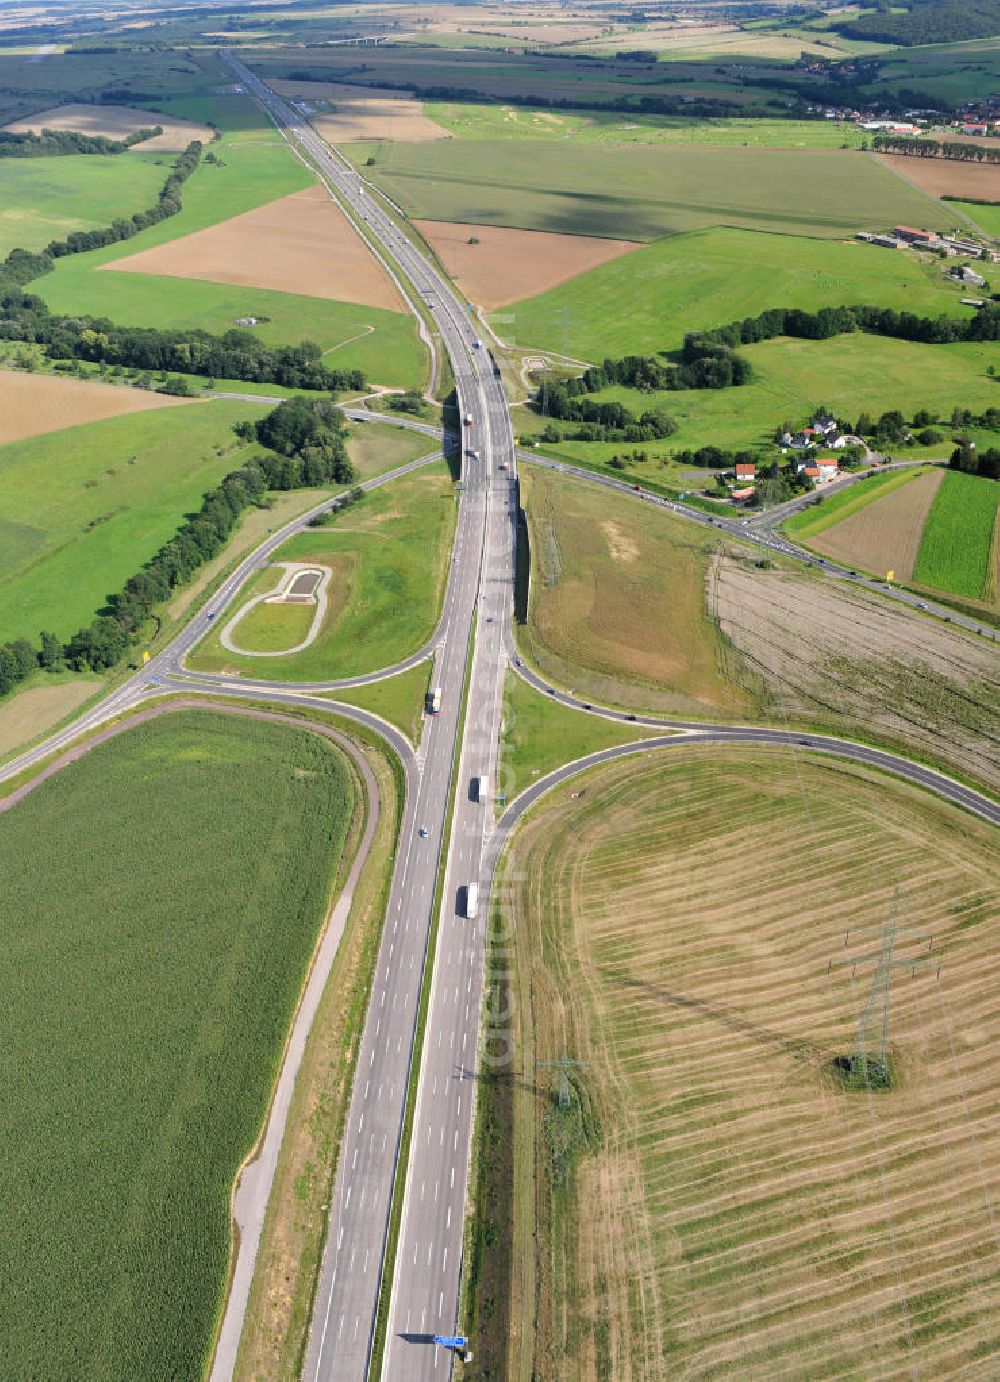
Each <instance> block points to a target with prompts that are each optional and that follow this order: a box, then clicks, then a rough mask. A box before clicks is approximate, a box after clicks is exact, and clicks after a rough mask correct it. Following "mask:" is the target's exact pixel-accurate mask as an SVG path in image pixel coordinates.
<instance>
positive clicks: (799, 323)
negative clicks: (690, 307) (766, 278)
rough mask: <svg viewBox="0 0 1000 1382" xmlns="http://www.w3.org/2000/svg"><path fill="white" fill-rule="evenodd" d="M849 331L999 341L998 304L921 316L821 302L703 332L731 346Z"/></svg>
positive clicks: (935, 340)
mask: <svg viewBox="0 0 1000 1382" xmlns="http://www.w3.org/2000/svg"><path fill="white" fill-rule="evenodd" d="M854 331H866V332H868V333H869V334H870V335H873V336H891V337H894V338H895V339H897V340H901V341H919V342H921V343H923V344H925V345H950V344H952V343H953V342H957V341H996V340H1000V303H996V302H989V303H987V304H986V306H985V307H982V308H980V309H979V311H978V312H976V314H975V315H974V316H972V317H945V316H940V317H920V316H918V315H917V314H916V313H915V312H898V311H896V309H895V308H892V307H871V306H855V307H821V308H820V309H819V311H817V312H805V311H803V310H802V309H801V308H798V307H772V308H769V309H768V310H767V311H766V312H761V313H760V314H759V316H756V317H744V318H743V320H742V321H738V322H730V323H729V324H728V325H727V326H720V327H717V328H716V329H715V330H713V331H707V332H704V333H703V336H704V338H705V339H708V340H713V341H718V342H719V343H720V344H722V345H726V346H729V347H730V348H733V347H735V346H738V345H752V344H754V343H756V342H757V341H770V340H772V339H773V338H774V337H775V336H796V337H798V338H800V339H803V340H808V341H825V340H828V339H829V338H830V337H831V336H842V335H846V334H849V333H851V332H854Z"/></svg>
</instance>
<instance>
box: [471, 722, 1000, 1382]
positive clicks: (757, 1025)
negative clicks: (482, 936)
mask: <svg viewBox="0 0 1000 1382" xmlns="http://www.w3.org/2000/svg"><path fill="white" fill-rule="evenodd" d="M581 787H584V788H585V790H583V791H582V792H581V793H580V795H579V797H578V799H576V800H574V799H572V797H571V791H572V790H573V789H574V788H576V789H577V790H579V789H580V788H581ZM804 838H808V840H809V845H808V850H807V853H803V839H804ZM509 863H510V871H511V874H512V876H513V877H514V878H516V879H521V880H522V881H521V882H520V883H519V884H518V885H517V897H516V901H515V903H514V905H513V906H512V908H511V915H512V917H513V918H514V925H515V934H514V940H513V947H511V945H510V942H509V941H508V946H507V950H506V952H505V953H506V958H507V964H506V968H507V970H508V972H509V973H510V974H511V983H512V986H513V992H512V994H511V1003H510V1011H511V1013H512V1018H511V1021H512V1024H513V1035H514V1040H515V1052H516V1056H515V1063H514V1076H513V1078H512V1080H511V1085H510V1087H509V1088H508V1091H507V1093H508V1104H509V1108H508V1109H507V1110H505V1109H504V1108H503V1107H502V1106H501V1108H500V1112H501V1114H503V1115H504V1116H506V1117H507V1118H508V1121H507V1122H506V1124H505V1125H501V1126H499V1127H494V1128H493V1129H491V1130H490V1135H491V1137H492V1138H493V1141H494V1145H495V1144H496V1142H497V1140H498V1139H499V1140H500V1141H501V1142H502V1143H503V1144H504V1146H505V1147H507V1148H512V1149H513V1156H514V1158H515V1165H514V1167H513V1168H512V1170H511V1172H510V1173H509V1174H508V1175H507V1179H506V1185H507V1187H508V1188H507V1194H508V1196H509V1195H510V1193H511V1187H512V1192H513V1207H512V1210H507V1209H506V1205H505V1204H504V1202H503V1200H502V1199H501V1200H498V1199H494V1200H493V1202H492V1210H491V1209H490V1208H489V1207H488V1209H487V1213H488V1214H489V1213H491V1212H492V1213H493V1220H492V1232H491V1234H490V1235H489V1236H488V1237H487V1238H486V1242H485V1253H486V1257H485V1260H484V1262H482V1263H481V1264H480V1269H481V1271H482V1272H483V1274H484V1280H486V1281H487V1287H486V1290H487V1291H488V1292H489V1293H490V1294H491V1295H492V1296H494V1297H501V1298H502V1297H503V1296H507V1297H509V1301H510V1318H512V1319H514V1320H516V1321H517V1328H516V1329H508V1328H507V1327H506V1325H505V1323H504V1320H505V1315H504V1313H503V1312H502V1311H500V1310H499V1309H497V1308H496V1307H497V1301H496V1300H495V1299H494V1301H493V1303H492V1305H491V1301H490V1299H489V1298H488V1297H487V1298H486V1299H484V1300H482V1301H481V1302H480V1304H481V1308H480V1310H479V1312H478V1316H477V1322H476V1327H477V1335H478V1338H477V1345H476V1348H477V1355H478V1356H480V1357H486V1356H491V1357H497V1358H499V1359H500V1360H501V1361H502V1360H506V1361H507V1362H508V1363H509V1365H510V1366H511V1367H512V1368H513V1370H515V1371H517V1372H518V1374H519V1375H527V1374H528V1373H529V1372H531V1373H535V1374H538V1375H546V1376H548V1375H550V1374H551V1375H552V1376H559V1377H574V1378H582V1379H588V1378H599V1377H614V1376H663V1375H676V1374H681V1373H684V1374H694V1373H697V1374H699V1375H704V1376H707V1375H712V1376H715V1375H719V1376H722V1375H728V1374H730V1373H731V1372H732V1370H733V1369H734V1368H736V1369H738V1370H739V1371H741V1372H742V1373H749V1374H757V1373H760V1374H761V1375H764V1374H767V1375H774V1374H775V1373H776V1372H782V1371H786V1370H791V1371H795V1372H799V1373H801V1372H802V1371H803V1369H805V1370H806V1371H809V1372H814V1373H816V1374H822V1373H826V1372H830V1371H833V1372H836V1373H838V1374H840V1375H842V1374H844V1373H845V1372H847V1373H852V1374H854V1373H857V1374H859V1375H860V1374H866V1373H868V1372H870V1371H871V1366H872V1359H873V1358H877V1359H878V1360H879V1364H878V1366H879V1369H880V1370H889V1371H892V1372H896V1371H919V1372H921V1373H924V1372H927V1373H941V1374H943V1373H954V1372H961V1371H963V1370H965V1369H968V1368H973V1369H974V1368H975V1367H976V1366H977V1360H980V1361H981V1360H982V1359H983V1358H984V1357H987V1356H990V1355H991V1352H992V1349H993V1347H994V1335H995V1328H994V1320H995V1318H996V1313H997V1310H998V1309H1000V1278H998V1276H997V1274H996V1272H995V1271H992V1270H984V1264H985V1263H986V1262H987V1261H992V1255H993V1253H994V1250H995V1244H994V1234H993V1226H992V1215H991V1210H990V1204H991V1199H992V1191H991V1190H990V1188H989V1187H990V1186H991V1185H993V1184H995V1182H996V1180H997V1176H998V1174H1000V1163H998V1157H997V1149H996V1147H995V1146H994V1144H993V1142H991V1141H990V1139H989V1138H984V1136H983V1129H984V1128H985V1127H988V1126H989V1125H990V1123H991V1122H992V1121H993V1120H995V1119H996V1118H997V1117H998V1116H1000V1083H998V1081H997V1079H996V1073H995V1069H994V1066H993V1064H992V1062H991V1061H990V1060H989V1059H988V1058H987V1053H988V1051H989V1050H990V1045H991V1040H992V1036H993V1034H994V1033H995V1029H996V1025H997V1015H996V1007H995V1004H992V1002H991V994H992V992H993V991H994V988H995V984H996V980H997V975H998V965H1000V956H998V952H997V949H996V946H995V945H991V944H989V943H988V936H987V934H986V931H984V927H987V922H988V918H989V917H990V916H991V915H994V914H995V913H996V910H997V907H998V906H1000V894H998V892H997V884H996V878H997V871H996V865H997V856H996V843H995V840H994V839H993V832H991V830H990V828H989V827H988V826H987V825H985V824H984V823H981V822H977V821H974V820H972V819H971V818H969V817H968V816H966V815H964V814H963V813H961V812H960V811H958V810H956V809H954V808H952V807H950V806H947V805H945V804H943V803H939V802H936V801H934V800H933V799H931V798H930V797H928V796H925V795H924V794H922V793H920V792H918V791H917V790H916V789H911V788H909V787H904V786H901V785H898V784H895V783H892V782H890V781H888V780H887V779H885V778H883V777H880V776H878V775H875V774H869V773H868V772H867V771H865V770H856V769H854V768H847V767H845V766H840V765H834V764H830V763H822V762H820V761H819V760H817V759H815V758H811V757H809V756H808V755H803V754H798V755H797V756H796V759H795V763H794V765H792V764H791V762H790V760H789V756H788V753H787V752H773V753H769V752H766V751H762V750H759V749H734V750H732V751H722V750H717V749H704V750H687V749H680V750H669V751H667V752H665V753H664V754H663V756H662V758H661V759H660V760H659V761H658V762H657V763H656V764H655V765H653V764H650V763H649V762H648V761H647V762H644V763H642V764H640V765H636V764H628V765H626V764H620V765H616V766H614V767H611V768H608V769H603V770H600V771H598V772H595V773H593V774H591V775H588V777H587V778H585V779H582V780H581V781H580V782H578V783H575V784H568V785H567V786H566V787H563V788H560V789H559V791H558V793H557V794H556V795H555V796H554V798H552V799H549V801H548V804H547V805H546V806H545V807H543V808H541V809H539V810H538V811H536V812H534V813H532V814H531V816H530V817H529V818H528V819H527V821H526V822H525V824H524V825H523V826H522V827H521V829H520V832H519V834H518V835H517V836H516V838H515V841H514V844H513V846H512V849H511V854H510V860H509ZM818 881H821V886H819V887H817V886H816V884H817V882H818ZM897 887H898V890H899V908H900V916H899V921H900V926H901V931H900V935H899V937H898V939H897V942H896V958H897V960H905V959H910V958H912V959H914V960H919V959H921V958H923V957H926V956H927V951H928V945H927V940H926V939H925V936H926V935H930V936H931V937H932V950H931V955H932V957H933V958H932V961H931V964H930V966H929V967H922V968H920V969H918V970H917V971H916V972H915V973H914V974H913V976H912V977H910V975H909V974H908V973H907V971H906V970H905V969H903V970H901V971H900V974H899V976H898V978H897V981H896V982H894V984H893V990H892V1008H891V1014H890V1026H889V1042H890V1051H891V1059H892V1064H893V1068H894V1070H895V1071H896V1072H897V1077H898V1084H897V1086H896V1088H895V1089H894V1090H892V1091H891V1092H888V1093H879V1094H876V1095H872V1096H867V1095H866V1094H865V1093H864V1092H848V1091H846V1090H845V1089H844V1087H843V1086H842V1085H841V1084H840V1083H839V1082H838V1081H837V1079H836V1077H835V1075H834V1073H833V1070H832V1063H833V1061H834V1060H835V1059H836V1058H837V1057H839V1056H843V1055H850V1054H851V1052H852V1050H853V1047H854V1042H855V1037H856V1032H857V1028H858V1021H859V1018H860V1016H861V1014H862V1012H863V1010H864V1008H865V1004H866V1000H867V994H868V988H869V985H870V982H871V976H872V964H871V961H870V959H869V962H868V963H867V964H866V963H864V962H863V961H862V962H859V964H858V968H857V972H856V973H855V972H853V971H852V969H851V968H850V967H849V966H846V967H845V966H843V965H842V964H840V963H839V961H841V960H842V959H843V958H845V956H846V957H847V958H850V957H852V956H853V955H854V954H855V953H856V954H858V955H861V956H865V955H868V956H870V955H871V952H872V949H873V947H874V950H875V952H876V954H877V951H878V944H879V939H878V938H879V935H880V933H881V930H882V928H883V926H884V925H885V923H886V921H887V920H888V918H889V917H890V915H891V914H892V911H893V907H894V902H893V896H894V890H895V889H896V888H897ZM751 921H752V924H749V923H750V922H751ZM865 928H871V929H865ZM845 935H847V936H848V944H847V946H846V950H845ZM511 948H513V952H514V953H513V955H512V954H511ZM512 961H513V962H512ZM831 962H832V963H831ZM937 964H940V977H939V978H936V976H935V966H936V965H937ZM878 1030H880V1024H879V1023H876V1024H875V1030H874V1032H873V1039H877V1035H878ZM564 1053H566V1054H568V1055H569V1056H570V1058H572V1059H574V1060H577V1061H579V1062H581V1064H579V1065H574V1066H571V1067H570V1069H569V1091H570V1092H569V1106H568V1107H567V1108H561V1107H560V1105H559V1101H558V1098H557V1094H556V1091H557V1089H558V1084H559V1073H558V1071H556V1070H551V1069H542V1068H541V1063H542V1062H546V1061H548V1062H553V1061H558V1060H559V1059H560V1057H561V1056H562V1055H563V1054H564ZM511 1115H512V1118H511ZM498 1209H499V1210H500V1211H505V1212H504V1214H503V1218H502V1220H500V1221H498V1219H497V1217H496V1213H497V1210H498ZM511 1237H513V1249H512V1265H511V1266H510V1267H509V1268H508V1267H506V1265H505V1263H504V1261H503V1254H505V1253H507V1252H508V1251H510V1240H511ZM493 1254H500V1257H499V1272H496V1271H494V1270H493V1267H492V1265H491V1258H492V1255H493ZM491 1272H492V1275H491ZM494 1320H498V1321H499V1322H500V1326H501V1331H502V1336H501V1337H493V1334H492V1333H491V1328H492V1323H491V1322H492V1321H494Z"/></svg>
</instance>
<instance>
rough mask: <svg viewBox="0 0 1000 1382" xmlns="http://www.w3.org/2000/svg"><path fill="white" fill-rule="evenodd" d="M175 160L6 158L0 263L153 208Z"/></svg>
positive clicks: (0, 185)
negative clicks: (10, 255) (23, 251)
mask: <svg viewBox="0 0 1000 1382" xmlns="http://www.w3.org/2000/svg"><path fill="white" fill-rule="evenodd" d="M173 160H174V155H169V154H166V155H164V154H160V155H157V154H140V153H136V152H134V151H133V152H131V153H127V154H117V155H115V154H109V155H108V156H107V157H103V158H102V157H100V156H97V157H94V156H91V157H88V158H81V157H79V156H78V155H77V156H67V157H65V158H5V159H4V160H3V165H2V168H0V259H2V258H4V257H5V256H6V255H7V254H8V253H9V252H10V251H11V250H12V249H26V250H40V249H44V247H45V246H46V245H47V244H48V243H49V241H50V240H63V239H65V238H66V236H67V235H68V234H69V232H70V231H71V230H95V229H97V228H98V227H101V226H106V225H109V224H110V223H111V222H112V221H113V220H114V219H115V218H116V217H119V216H120V217H128V216H131V215H132V213H133V212H134V211H142V210H144V209H145V208H146V207H147V206H153V205H154V204H155V202H156V198H157V194H158V193H159V190H160V188H161V187H162V186H163V181H164V179H165V178H166V176H167V173H168V172H169V170H170V165H171V163H172V162H173Z"/></svg>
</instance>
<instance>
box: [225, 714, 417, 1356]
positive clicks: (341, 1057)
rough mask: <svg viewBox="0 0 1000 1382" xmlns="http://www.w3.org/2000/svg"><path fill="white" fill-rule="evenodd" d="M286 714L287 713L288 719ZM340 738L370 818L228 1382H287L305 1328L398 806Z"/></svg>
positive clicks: (374, 760)
mask: <svg viewBox="0 0 1000 1382" xmlns="http://www.w3.org/2000/svg"><path fill="white" fill-rule="evenodd" d="M293 713H294V712H293ZM339 725H340V728H342V729H343V730H344V731H345V732H346V733H349V734H350V735H351V736H352V737H353V738H355V739H356V740H357V741H358V742H359V745H360V746H361V747H362V750H363V752H364V753H365V756H366V758H367V759H368V762H369V764H370V766H371V768H372V771H373V772H374V774H375V778H376V781H377V783H378V790H379V799H380V807H381V810H380V816H379V822H378V826H377V828H376V834H375V838H374V840H373V841H372V847H371V853H370V854H369V858H368V862H367V864H366V865H365V868H364V870H363V872H362V874H361V877H360V879H359V881H358V885H357V888H356V889H355V894H354V905H353V907H352V908H351V913H350V916H349V918H348V921H347V925H346V927H345V930H344V935H343V939H342V940H341V943H340V948H339V950H338V953H337V958H336V960H335V961H334V965H333V969H332V971H331V974H330V979H329V982H328V984H327V987H326V989H325V991H324V994H323V999H322V1002H321V1004H320V1007H319V1010H318V1012H317V1014H316V1020H315V1022H314V1023H313V1028H312V1032H311V1033H310V1036H309V1041H308V1044H307V1046H306V1050H305V1054H304V1056H303V1060H302V1066H301V1068H300V1071H299V1077H298V1080H297V1081H296V1085H295V1094H294V1096H293V1099H292V1104H291V1108H290V1109H289V1115H288V1128H287V1131H286V1133H285V1138H284V1141H283V1143H282V1148H281V1156H280V1159H279V1161H278V1166H277V1170H276V1172H275V1180H274V1186H273V1189H272V1191H271V1198H270V1201H269V1203H268V1208H267V1217H266V1219H265V1221H264V1232H263V1236H262V1239H261V1245H260V1251H259V1254H258V1257H257V1265H256V1270H255V1272H254V1279H253V1286H252V1288H251V1293H250V1300H249V1302H248V1304H247V1313H246V1319H245V1323H244V1326H243V1335H242V1338H241V1340H240V1350H239V1354H238V1357H237V1363H236V1370H235V1374H234V1376H235V1377H236V1379H237V1382H255V1379H257V1378H260V1377H262V1376H266V1377H270V1378H275V1379H281V1380H282V1382H297V1379H298V1378H299V1376H300V1374H301V1369H302V1362H303V1359H304V1356H305V1349H306V1344H307V1340H308V1334H309V1325H310V1323H311V1319H312V1307H313V1298H314V1294H315V1290H316V1282H317V1279H318V1276H319V1270H320V1264H321V1262H322V1255H323V1243H324V1240H325V1237H326V1227H327V1218H328V1214H327V1210H328V1207H329V1203H330V1200H331V1197H332V1189H333V1181H334V1176H335V1174H336V1169H337V1155H338V1148H339V1146H340V1136H341V1130H342V1128H343V1122H344V1118H345V1117H346V1115H347V1109H348V1105H349V1100H350V1091H351V1084H352V1081H353V1076H354V1067H355V1062H356V1058H357V1051H358V1045H359V1043H360V1039H361V1033H362V1031H363V1028H364V1020H365V1008H366V1004H367V1001H368V993H369V989H370V987H371V976H372V974H373V973H374V968H375V961H376V957H377V954H378V945H379V938H380V935H381V926H382V919H383V917H384V915H385V906H386V899H387V896H388V889H389V883H390V879H391V876H392V869H391V861H392V854H393V851H394V849H395V845H396V837H397V833H398V828H399V815H400V812H401V810H402V805H403V782H402V775H401V771H400V769H399V765H398V764H397V763H396V762H395V760H393V759H391V758H390V757H389V756H388V755H387V754H386V753H385V752H384V751H383V750H382V749H381V748H380V747H379V746H378V745H377V743H376V742H375V741H373V740H372V739H371V737H370V736H368V735H367V734H366V733H365V731H364V730H359V728H358V727H357V726H356V725H350V724H347V723H345V722H344V721H340V722H339Z"/></svg>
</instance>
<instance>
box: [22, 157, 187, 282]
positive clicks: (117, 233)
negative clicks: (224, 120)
mask: <svg viewBox="0 0 1000 1382" xmlns="http://www.w3.org/2000/svg"><path fill="white" fill-rule="evenodd" d="M200 158H201V144H200V143H199V142H198V140H197V139H194V140H192V141H191V143H190V144H189V145H188V146H187V148H186V149H185V150H184V152H183V153H182V154H180V155H179V157H178V159H177V162H176V163H175V164H174V166H173V167H172V168H171V170H170V172H169V173H168V174H167V177H166V180H165V181H164V183H163V186H162V187H161V188H160V192H159V196H158V197H157V199H156V205H155V206H149V207H147V208H146V210H145V211H137V212H135V214H134V215H133V216H130V217H128V219H125V218H119V219H118V220H115V221H112V222H111V224H110V225H109V226H101V227H97V228H96V229H94V230H74V231H71V232H70V234H69V235H67V237H66V239H65V240H50V241H49V243H48V244H47V245H46V246H45V248H44V249H43V250H42V251H41V252H39V253H36V252H34V251H31V250H24V249H13V250H11V251H10V253H9V254H8V255H7V258H6V259H4V260H3V261H2V262H0V293H3V292H5V291H9V290H10V289H11V288H22V287H23V286H24V285H25V284H26V283H30V281H31V280H32V279H33V278H40V277H41V275H42V274H46V273H49V272H50V270H51V269H52V267H53V261H54V260H56V259H62V258H64V257H65V256H66V255H68V254H83V253H85V252H86V251H87V250H96V249H102V248H103V247H104V246H105V245H114V244H117V243H118V241H120V240H130V239H131V238H132V236H133V235H138V234H139V232H140V231H142V230H148V228H149V227H150V226H155V225H157V224H158V223H159V222H160V221H165V220H166V219H167V218H168V217H169V216H176V215H177V213H178V211H180V209H181V188H182V187H183V186H184V183H185V182H186V181H187V180H188V178H189V177H190V176H191V174H192V173H193V172H194V170H195V169H196V168H197V166H198V161H199V159H200Z"/></svg>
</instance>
